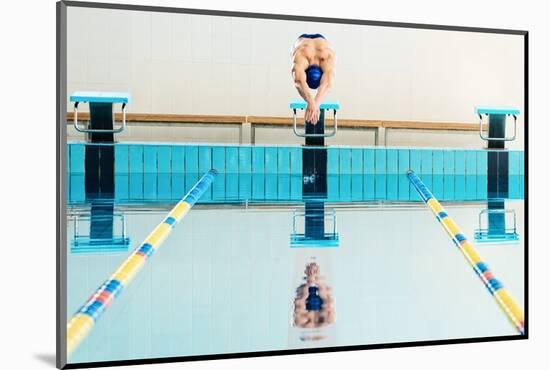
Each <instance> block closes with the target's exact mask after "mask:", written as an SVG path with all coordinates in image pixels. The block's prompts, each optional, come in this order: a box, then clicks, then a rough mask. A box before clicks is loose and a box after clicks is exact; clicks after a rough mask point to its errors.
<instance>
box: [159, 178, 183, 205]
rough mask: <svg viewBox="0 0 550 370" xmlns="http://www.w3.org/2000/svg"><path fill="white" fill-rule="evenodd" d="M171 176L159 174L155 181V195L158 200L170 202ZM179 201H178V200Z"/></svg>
mask: <svg viewBox="0 0 550 370" xmlns="http://www.w3.org/2000/svg"><path fill="white" fill-rule="evenodd" d="M171 185H172V174H170V173H166V172H161V173H159V174H158V179H157V195H158V199H159V200H170V199H171V196H172V187H171ZM178 200H179V199H178Z"/></svg>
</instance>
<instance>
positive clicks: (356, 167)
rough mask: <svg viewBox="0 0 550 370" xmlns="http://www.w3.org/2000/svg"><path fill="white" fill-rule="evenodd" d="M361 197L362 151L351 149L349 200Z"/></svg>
mask: <svg viewBox="0 0 550 370" xmlns="http://www.w3.org/2000/svg"><path fill="white" fill-rule="evenodd" d="M362 199H363V151H362V150H361V149H358V148H354V149H351V200H362Z"/></svg>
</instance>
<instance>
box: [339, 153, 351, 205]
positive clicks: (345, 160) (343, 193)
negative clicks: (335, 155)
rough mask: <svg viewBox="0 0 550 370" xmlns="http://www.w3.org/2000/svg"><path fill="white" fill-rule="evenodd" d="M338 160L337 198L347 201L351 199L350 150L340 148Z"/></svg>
mask: <svg viewBox="0 0 550 370" xmlns="http://www.w3.org/2000/svg"><path fill="white" fill-rule="evenodd" d="M339 160H340V164H339V184H338V188H339V193H340V195H339V196H340V198H343V199H346V200H349V199H350V198H351V149H350V148H341V149H340V153H339Z"/></svg>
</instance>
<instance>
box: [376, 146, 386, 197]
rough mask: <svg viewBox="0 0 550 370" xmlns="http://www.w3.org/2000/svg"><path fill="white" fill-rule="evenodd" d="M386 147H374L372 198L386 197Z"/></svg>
mask: <svg viewBox="0 0 550 370" xmlns="http://www.w3.org/2000/svg"><path fill="white" fill-rule="evenodd" d="M386 154H387V153H386V149H385V148H384V149H383V148H376V149H375V150H374V172H375V176H374V198H375V199H381V200H383V199H386V197H387V194H386V190H387V178H386V164H387V163H386V162H387V157H386Z"/></svg>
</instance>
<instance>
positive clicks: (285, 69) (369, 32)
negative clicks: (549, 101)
mask: <svg viewBox="0 0 550 370" xmlns="http://www.w3.org/2000/svg"><path fill="white" fill-rule="evenodd" d="M68 12H69V13H68V92H69V95H70V94H71V93H72V92H73V91H75V90H95V89H98V90H105V91H129V92H130V93H131V95H132V101H131V104H130V105H129V107H128V109H129V111H130V112H140V113H141V112H151V113H182V114H242V115H247V114H248V115H274V116H286V115H289V113H290V112H289V111H288V108H287V107H288V101H289V100H290V99H292V98H294V97H296V96H297V93H296V91H295V90H294V87H293V83H292V80H291V75H290V50H291V47H292V45H293V43H294V41H295V39H296V38H297V36H298V35H299V34H301V33H304V32H311V33H316V32H320V33H323V34H324V35H325V36H326V37H327V38H328V40H329V41H330V42H331V44H332V46H333V48H334V50H335V51H336V54H337V71H336V83H335V86H334V88H333V91H332V92H331V96H330V97H331V98H335V99H338V100H340V102H341V103H342V110H341V113H340V117H341V118H360V119H361V118H362V119H385V120H416V121H449V122H475V121H476V119H477V117H476V116H475V114H474V107H475V106H476V105H512V106H516V107H519V108H520V109H523V103H524V97H523V90H524V80H523V38H522V37H521V36H515V35H496V34H485V33H483V34H482V33H470V32H455V31H433V30H419V29H405V28H389V27H374V26H361V25H344V24H327V23H316V22H296V21H281V20H265V19H250V18H231V17H218V16H204V15H189V14H170V13H152V12H141V11H122V10H108V9H90V8H77V7H71V8H69V9H68ZM83 108H84V107H83ZM519 124H520V127H521V125H522V124H523V121H522V116H520V119H519ZM413 133H414V132H409V134H413ZM416 134H418V132H416ZM432 136H433V135H432ZM432 136H430V137H432ZM447 137H449V135H448V134H442V135H436V136H435V139H434V140H443V141H445V140H447V139H446V138H447ZM521 138H522V136H521V135H520V137H519V139H521ZM389 139H391V138H390V137H389ZM413 141H414V140H413ZM390 143H391V142H390ZM476 145H478V146H479V145H481V142H479V143H477V144H476ZM514 145H515V146H516V147H521V145H520V143H519V142H518V143H516V144H512V145H511V147H514Z"/></svg>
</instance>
